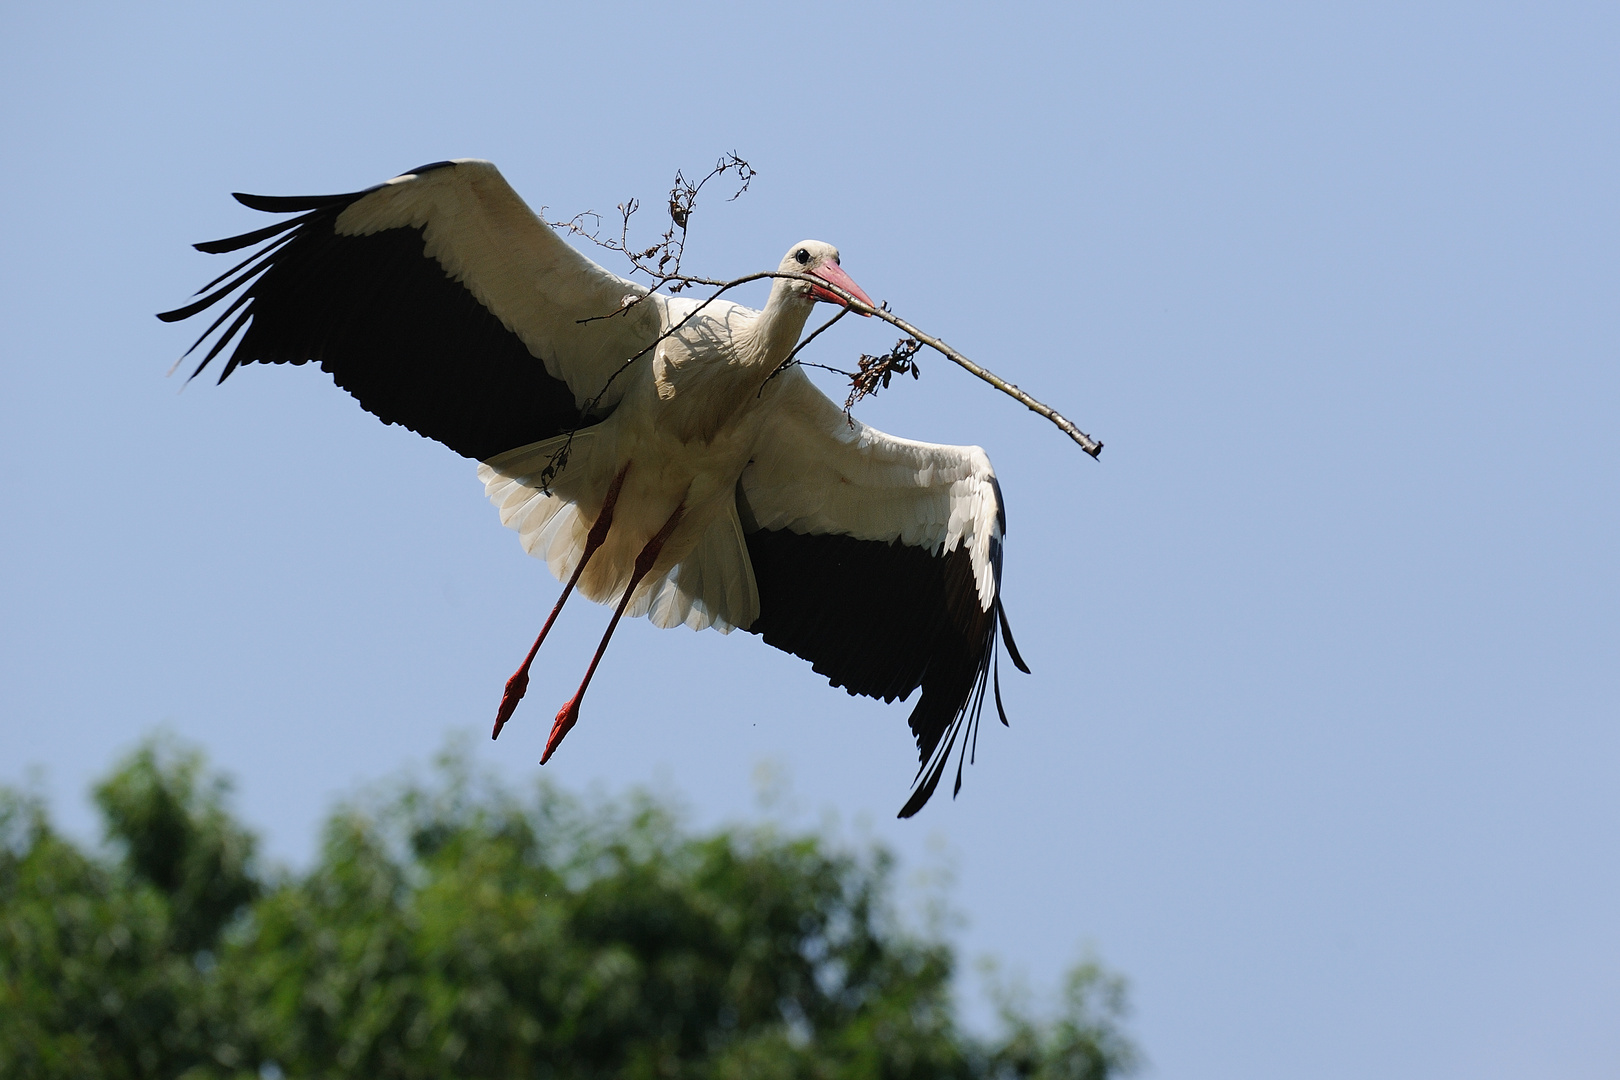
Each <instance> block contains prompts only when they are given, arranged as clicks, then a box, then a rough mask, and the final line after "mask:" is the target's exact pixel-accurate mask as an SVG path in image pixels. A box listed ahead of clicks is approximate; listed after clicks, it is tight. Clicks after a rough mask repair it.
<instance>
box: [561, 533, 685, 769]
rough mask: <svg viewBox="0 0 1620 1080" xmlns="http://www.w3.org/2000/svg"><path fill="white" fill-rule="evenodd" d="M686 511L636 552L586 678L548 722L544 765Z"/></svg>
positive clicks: (574, 718) (575, 714) (574, 719)
mask: <svg viewBox="0 0 1620 1080" xmlns="http://www.w3.org/2000/svg"><path fill="white" fill-rule="evenodd" d="M685 513H686V503H685V502H684V501H683V502H682V503H681V505H679V506H677V507H676V508H675V512H674V513H673V514H671V515H669V520H668V521H666V522H664V527H663V528H661V529H659V530H658V533H657V535H655V536H654V537H653V538H652V539H651V540H649V541H647V546H646V547H644V548H642V549H641V554H640V555H637V556H636V566H635V569H634V570H633V571H631V574H630V584H629V585H626V586H625V589H624V595H623V596H621V597H619V606H618V607H617V608H616V609H615V610H614V612H613V618H612V619H611V620H609V621H608V628H607V633H605V634H603V635H602V644H600V645H598V646H597V647H596V655H595V656H593V657H591V666H590V667H588V668H586V669H585V678H584V680H583V681H581V682H580V684H579V690H578V692H576V693H575V694H574V696H573V697H572V698H570V699H569V700H568V704H566V705H564V706H563V707H562V709H561V710H560V711H559V712H558V713H557V720H556V722H555V723H553V724H552V725H551V737H550V738H548V739H547V740H546V752H545V753H544V754H541V755H540V764H542V765H544V764H545V763H546V762H548V761H550V760H551V755H552V754H554V753H555V752H556V750H557V746H558V744H560V743H561V742H562V741H563V736H564V735H567V734H568V732H569V731H570V730H571V729H572V728H573V726H574V725H575V724H577V723H578V722H579V703H580V700H581V699H582V698H584V697H585V688H586V687H587V686H589V685H591V676H592V675H595V674H596V665H597V664H600V663H601V662H602V654H603V653H605V652H607V646H608V639H609V638H611V637H612V636H613V631H614V629H615V628H616V627H617V626H618V625H619V619H620V618H621V617H622V616H623V615H624V609H625V608H627V607H629V606H630V597H631V595H632V594H634V593H635V591H636V586H637V585H640V584H641V579H642V578H644V577H646V576H647V571H649V570H651V569H652V567H653V563H655V562H657V561H658V553H659V552H660V551H662V550H664V542H665V541H667V540H668V539H669V537H670V534H671V533H673V532H674V531H675V526H677V525H679V524H680V523H681V517H682V515H684V514H685Z"/></svg>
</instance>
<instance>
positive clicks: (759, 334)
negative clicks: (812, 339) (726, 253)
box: [754, 278, 815, 369]
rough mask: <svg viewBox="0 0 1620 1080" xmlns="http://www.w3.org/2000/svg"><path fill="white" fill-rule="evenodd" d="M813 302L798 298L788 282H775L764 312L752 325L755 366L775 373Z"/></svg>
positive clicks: (785, 357)
mask: <svg viewBox="0 0 1620 1080" xmlns="http://www.w3.org/2000/svg"><path fill="white" fill-rule="evenodd" d="M813 307H815V301H813V300H810V299H808V298H807V297H805V296H802V295H800V294H799V293H798V292H796V291H795V290H794V289H793V288H791V287H790V286H789V284H788V282H786V281H784V280H782V279H780V278H779V279H777V280H776V281H775V282H774V283H773V284H772V286H771V298H770V300H769V301H768V302H767V303H766V304H765V310H764V311H761V312H760V313H759V319H758V320H757V321H756V322H755V323H754V348H755V357H756V360H755V362H756V363H759V364H762V365H764V366H767V367H770V368H772V369H774V368H775V367H776V365H778V364H780V363H781V362H782V361H783V360H786V359H787V357H788V354H789V353H791V352H792V351H793V347H794V346H795V345H797V344H798V343H799V335H800V334H802V333H804V324H805V322H806V321H808V320H809V318H810V309H811V308H813Z"/></svg>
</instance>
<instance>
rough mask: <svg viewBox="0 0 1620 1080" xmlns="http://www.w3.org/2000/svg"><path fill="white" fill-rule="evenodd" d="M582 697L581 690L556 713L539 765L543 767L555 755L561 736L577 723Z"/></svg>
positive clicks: (561, 739)
mask: <svg viewBox="0 0 1620 1080" xmlns="http://www.w3.org/2000/svg"><path fill="white" fill-rule="evenodd" d="M583 696H584V692H583V690H582V691H581V692H580V693H578V694H575V695H574V696H573V697H571V698H569V699H568V704H566V705H564V706H563V707H562V709H561V710H560V711H559V712H558V713H557V720H556V722H555V723H553V724H552V725H551V736H550V737H549V738H548V739H546V752H545V753H543V754H541V755H540V764H542V765H544V764H545V763H546V762H548V761H550V760H551V755H552V754H555V753H556V752H557V747H558V746H560V745H561V744H562V741H563V736H564V735H567V734H568V733H569V732H570V731H572V730H574V725H575V724H577V723H579V699H580V698H581V697H583Z"/></svg>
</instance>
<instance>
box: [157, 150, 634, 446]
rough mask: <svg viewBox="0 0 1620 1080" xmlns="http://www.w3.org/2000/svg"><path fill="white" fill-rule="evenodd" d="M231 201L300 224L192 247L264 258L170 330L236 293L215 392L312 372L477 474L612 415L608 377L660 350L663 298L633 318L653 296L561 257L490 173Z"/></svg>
mask: <svg viewBox="0 0 1620 1080" xmlns="http://www.w3.org/2000/svg"><path fill="white" fill-rule="evenodd" d="M236 198H237V200H238V201H239V202H241V203H242V204H244V205H246V206H249V207H252V208H253V209H255V210H264V211H268V212H271V213H293V212H300V211H301V213H299V216H297V217H294V218H291V219H289V220H285V221H281V222H278V223H276V224H274V225H269V226H266V227H265V228H262V229H258V230H255V231H253V232H249V233H244V234H243V235H241V236H234V237H230V238H228V239H224V240H215V241H212V242H209V243H203V244H198V245H197V248H198V249H199V250H202V251H206V252H210V253H220V252H226V251H236V250H239V249H241V248H245V247H250V246H252V245H254V244H259V243H264V245H265V246H264V247H262V248H261V249H259V250H257V251H255V252H254V253H253V254H252V255H250V256H249V257H248V258H247V259H246V260H245V261H243V262H242V263H240V264H239V265H237V266H236V267H235V268H234V269H232V270H230V271H228V272H227V273H225V274H223V275H221V276H220V277H218V278H216V279H215V280H214V281H212V282H210V283H209V284H208V285H207V286H204V288H203V289H202V290H199V292H201V293H206V295H203V296H202V297H201V298H200V299H198V300H197V301H195V302H194V303H191V304H188V305H186V306H185V307H182V308H179V309H177V310H175V311H169V312H165V313H163V314H162V315H159V316H158V318H160V319H164V320H165V321H169V322H174V321H177V320H180V319H185V318H189V317H191V316H193V315H196V314H198V313H199V312H202V311H204V310H206V309H208V308H210V307H213V306H214V305H216V304H220V303H222V302H224V301H225V299H226V298H227V297H229V296H230V295H231V294H232V293H234V292H236V291H237V290H239V289H240V290H241V292H240V294H239V295H237V296H236V298H235V299H234V300H233V301H232V302H231V303H229V304H228V305H226V307H225V310H224V312H223V313H222V314H221V315H220V316H219V317H218V318H217V319H216V320H215V321H214V324H213V325H212V326H210V327H209V328H208V330H207V331H206V332H205V333H204V334H203V335H202V337H200V338H198V340H197V343H196V344H194V345H193V346H192V349H196V348H197V347H198V346H199V345H201V344H202V343H203V342H204V341H205V340H207V339H208V338H209V336H210V335H212V334H213V333H214V332H215V331H216V330H219V328H220V327H221V326H222V325H225V324H226V321H227V320H230V319H232V317H233V316H234V321H231V322H230V323H229V325H227V326H226V328H225V330H224V332H223V333H221V334H220V335H219V336H218V338H217V339H216V340H215V341H214V342H213V344H212V346H211V347H210V348H209V349H208V351H207V353H206V354H204V356H203V358H202V361H201V362H200V363H199V364H198V365H197V367H196V370H194V371H193V372H192V375H193V376H195V375H196V374H197V373H198V372H200V371H202V370H203V369H204V368H206V367H207V366H208V365H209V363H210V362H212V361H213V359H214V358H215V357H216V356H218V355H220V353H221V352H222V351H223V350H224V349H225V348H226V347H227V346H228V345H229V344H230V343H231V342H232V341H233V340H236V342H237V344H236V348H235V351H233V352H232V353H231V354H230V358H229V360H228V361H227V362H226V364H225V367H224V370H223V371H221V372H220V380H221V381H224V379H225V378H226V376H228V375H230V373H231V372H232V371H235V370H236V368H237V366H238V365H240V364H247V363H254V362H258V363H270V364H303V363H307V362H309V361H311V360H313V361H315V362H317V363H319V364H320V365H321V367H322V368H323V369H324V370H326V371H328V372H330V373H331V375H332V377H333V378H334V379H335V380H336V382H337V384H338V385H339V386H341V387H343V388H344V389H345V390H347V391H349V393H351V394H353V395H354V396H355V398H357V399H358V400H359V402H360V404H361V405H362V406H364V407H365V408H366V409H367V410H368V411H370V412H372V413H375V414H376V415H377V416H378V417H380V418H381V419H382V420H384V421H386V422H388V423H392V424H402V425H404V426H405V427H408V428H410V429H411V430H412V431H416V432H420V433H421V434H423V435H426V436H429V437H430V438H434V439H437V440H439V441H440V442H442V443H444V444H445V445H447V446H449V447H450V448H451V449H453V450H455V451H456V452H458V453H461V454H464V455H466V456H467V457H471V458H477V459H479V460H482V459H484V458H489V457H493V456H495V455H496V454H498V453H500V452H501V451H503V450H510V449H512V448H513V447H516V446H522V445H525V444H527V443H532V442H535V441H537V440H540V439H544V438H549V437H551V436H553V435H556V434H558V433H560V432H563V431H567V430H570V429H572V428H574V427H577V426H578V425H579V424H580V422H581V420H582V419H583V418H584V416H585V414H586V412H587V411H589V413H590V415H591V417H592V418H600V416H602V415H604V414H605V413H607V412H609V411H611V410H612V407H613V406H614V405H615V404H616V403H617V400H618V392H619V388H618V387H616V386H613V387H609V386H608V383H609V380H610V377H611V376H612V374H613V372H614V371H615V370H617V368H618V367H619V366H620V365H621V364H622V363H623V362H624V361H625V360H628V359H629V358H631V357H633V356H635V355H636V354H637V353H639V352H640V351H641V350H642V349H644V348H645V347H646V346H647V345H648V344H649V343H651V342H652V341H653V340H655V339H656V338H657V335H658V322H659V312H658V310H657V308H658V303H657V301H656V299H654V300H653V302H649V303H643V304H638V305H636V306H634V307H632V308H631V309H629V310H628V311H621V310H620V309H621V307H622V304H623V301H624V299H625V297H627V296H632V295H635V296H641V295H644V294H646V291H647V290H646V289H644V288H642V287H641V286H639V285H635V284H633V283H631V282H629V281H626V280H625V279H623V278H621V277H619V276H617V275H616V274H612V273H609V272H608V271H607V270H604V269H603V268H602V267H600V266H598V265H596V264H595V263H594V262H592V261H591V260H590V259H587V258H586V257H585V256H583V255H581V254H580V253H579V252H578V251H575V250H574V249H573V248H572V247H571V246H569V245H568V244H567V243H565V242H564V241H563V240H562V239H561V238H560V237H559V236H557V234H556V233H554V232H553V231H552V230H551V229H550V228H549V227H548V226H547V225H546V224H545V223H544V222H543V221H541V220H540V219H539V218H538V217H536V216H535V214H534V213H533V212H532V211H531V210H530V209H529V208H528V206H526V205H525V204H524V202H523V200H522V199H520V198H519V197H518V195H517V193H516V192H515V191H513V190H512V188H511V187H510V186H509V185H508V184H507V183H506V181H505V180H504V179H503V178H502V177H501V174H500V173H499V172H498V171H497V170H496V168H495V166H493V165H491V164H490V163H489V162H487V161H475V160H461V161H441V162H438V163H436V164H433V165H425V166H423V167H422V168H420V169H416V170H414V171H412V172H409V173H406V174H404V175H402V176H397V177H395V178H394V179H392V180H389V181H388V182H387V183H384V184H379V185H378V186H376V187H373V188H368V189H367V190H365V191H357V192H351V193H349V194H346V195H325V196H309V197H276V196H263V195H240V194H239V195H237V196H236ZM227 279H229V280H227ZM216 286H217V287H216ZM210 290H212V291H210ZM603 316H612V317H611V318H604V317H603ZM604 387H607V393H605V394H604V393H603V390H604Z"/></svg>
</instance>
